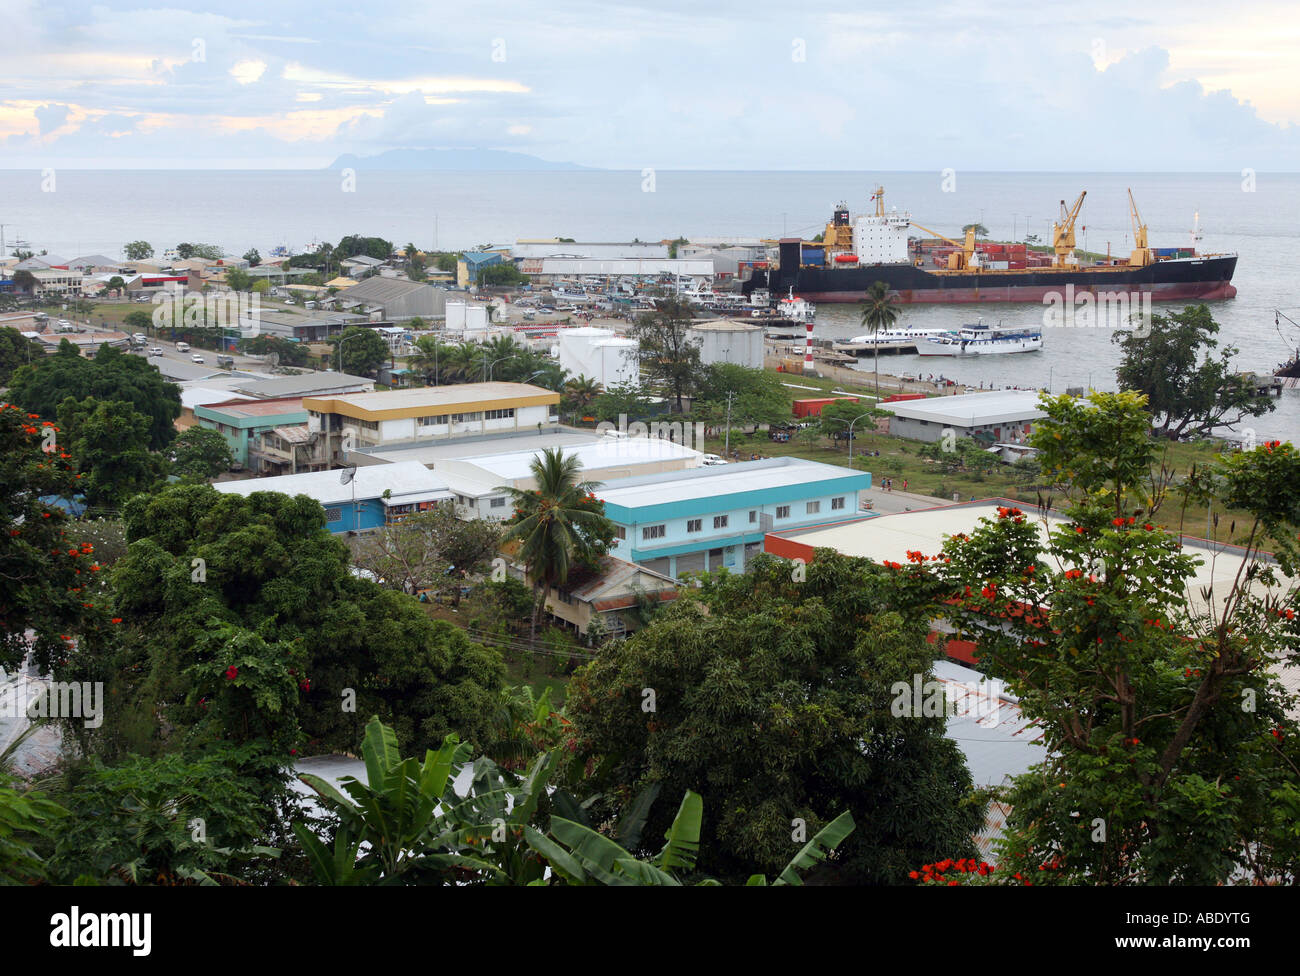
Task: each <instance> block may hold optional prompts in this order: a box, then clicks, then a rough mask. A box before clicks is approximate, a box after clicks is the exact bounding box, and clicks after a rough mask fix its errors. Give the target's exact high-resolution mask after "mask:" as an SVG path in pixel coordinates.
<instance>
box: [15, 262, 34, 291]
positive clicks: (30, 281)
mask: <svg viewBox="0 0 1300 976" xmlns="http://www.w3.org/2000/svg"><path fill="white" fill-rule="evenodd" d="M29 256H30V255H29ZM13 283H14V289H15V290H16V291H18V292H19V293H20V294H23V295H34V294H36V284H37V282H36V275H34V274H32V273H31V272H30V271H28V270H27V269H26V268H19V269H18V270H17V271H15V272H14V276H13Z"/></svg>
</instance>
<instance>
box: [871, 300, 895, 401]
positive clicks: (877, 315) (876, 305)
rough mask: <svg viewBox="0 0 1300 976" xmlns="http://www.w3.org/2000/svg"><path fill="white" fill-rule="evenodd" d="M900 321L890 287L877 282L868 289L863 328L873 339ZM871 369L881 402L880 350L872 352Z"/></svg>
mask: <svg viewBox="0 0 1300 976" xmlns="http://www.w3.org/2000/svg"><path fill="white" fill-rule="evenodd" d="M897 321H898V304H897V301H896V299H895V298H894V296H893V295H892V294H891V293H890V291H889V285H888V284H886V283H885V282H883V281H877V282H875V283H874V284H872V286H871V287H870V288H868V289H867V297H866V302H865V304H864V305H863V306H862V327H863V328H864V329H866V330H867V331H868V332H869V333H870V334H871V335H872V336H873V337H874V336H875V335H876V334H877V333H879V332H880V331H881V330H882V329H883V330H886V331H888V330H889V329H891V328H893V326H894V323H895V322H897ZM871 368H872V371H873V372H874V373H875V374H876V400H877V402H879V400H880V349H879V347H878V346H876V347H873V348H872V350H871Z"/></svg>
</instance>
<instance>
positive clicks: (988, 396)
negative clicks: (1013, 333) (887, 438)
mask: <svg viewBox="0 0 1300 976" xmlns="http://www.w3.org/2000/svg"><path fill="white" fill-rule="evenodd" d="M880 409H882V410H892V411H893V413H894V416H895V417H905V418H907V419H909V420H928V421H930V422H931V423H936V424H953V425H955V426H958V427H976V426H979V425H981V424H996V423H1003V422H1006V421H1012V420H1037V419H1038V418H1040V417H1045V416H1047V414H1045V413H1044V412H1043V411H1042V409H1041V408H1040V407H1039V406H1038V391H1037V390H993V391H990V392H988V393H966V394H963V395H961V396H939V397H929V398H928V399H925V400H900V401H898V402H896V403H882V404H880Z"/></svg>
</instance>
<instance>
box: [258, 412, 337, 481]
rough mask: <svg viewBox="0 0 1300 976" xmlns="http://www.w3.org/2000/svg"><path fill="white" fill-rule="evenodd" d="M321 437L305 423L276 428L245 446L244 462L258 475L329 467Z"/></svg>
mask: <svg viewBox="0 0 1300 976" xmlns="http://www.w3.org/2000/svg"><path fill="white" fill-rule="evenodd" d="M324 448H325V438H324V437H322V436H321V434H320V432H319V431H313V430H308V428H307V425H306V424H296V425H294V426H289V427H276V428H274V429H273V430H263V431H261V432H260V433H258V434H257V436H256V438H255V439H254V440H253V442H252V444H250V445H249V448H248V465H249V467H250V468H252V469H253V471H255V472H256V473H257V474H259V475H264V476H265V475H283V474H298V473H299V472H301V471H324V470H326V469H327V468H329V467H330V457H329V455H327V454H326V453H325V449H324Z"/></svg>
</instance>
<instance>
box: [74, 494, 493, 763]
mask: <svg viewBox="0 0 1300 976" xmlns="http://www.w3.org/2000/svg"><path fill="white" fill-rule="evenodd" d="M123 516H124V521H125V523H126V529H127V540H128V545H129V550H128V553H127V555H126V556H125V557H123V558H122V559H120V560H119V561H118V562H117V563H116V564H115V565H114V567H113V570H112V581H113V587H114V598H115V604H114V606H115V609H116V612H117V614H118V615H119V616H120V617H121V618H123V621H124V622H123V624H122V625H121V626H120V627H117V628H114V630H113V632H112V633H102V634H101V633H94V634H90V635H89V636H88V638H87V639H86V640H84V641H83V642H81V644H79V646H78V651H77V653H76V654H74V655H72V656H71V659H70V663H69V666H68V672H69V674H70V676H71V677H75V678H76V679H77V680H91V681H96V680H98V681H104V682H105V689H106V694H109V695H111V696H113V700H114V701H116V702H118V705H117V706H116V707H115V708H114V709H112V710H111V713H110V714H109V716H108V717H107V718H106V720H105V724H104V727H103V728H102V729H101V730H99V731H98V732H97V733H95V737H94V740H93V741H92V742H90V743H89V744H88V745H87V747H86V748H87V749H88V750H89V751H92V752H96V753H98V754H105V753H107V754H109V755H120V754H124V753H126V752H136V753H141V754H153V753H157V752H162V751H174V750H175V749H176V748H178V747H179V746H181V745H183V744H184V743H185V742H186V741H189V740H191V739H195V738H197V739H200V740H203V739H205V738H212V737H221V738H226V737H232V736H239V737H240V738H241V741H244V740H245V739H247V740H248V741H251V739H253V738H261V739H264V740H266V739H269V740H273V741H274V742H275V743H276V744H277V748H279V749H281V752H280V755H281V756H283V755H284V754H285V753H287V751H288V749H289V748H290V747H291V746H294V745H295V741H294V740H295V737H297V736H299V735H300V736H301V738H303V739H305V740H306V741H307V742H308V743H309V744H310V745H311V746H312V747H313V748H314V749H324V750H328V749H330V748H339V749H343V748H348V747H349V745H350V744H351V743H353V742H355V740H356V737H357V735H358V734H359V733H360V726H359V725H358V721H357V716H358V714H377V715H380V716H382V717H383V718H384V719H385V720H386V721H388V722H389V723H391V724H393V725H394V726H396V727H397V728H398V730H399V731H400V732H401V734H402V735H403V736H404V737H406V738H407V740H408V741H411V742H412V743H414V744H415V745H416V746H417V747H419V748H425V747H431V746H434V745H436V744H437V743H438V742H440V741H441V740H442V738H443V736H444V735H446V734H447V733H448V732H451V731H455V732H458V733H459V734H460V735H462V736H464V737H465V738H466V739H467V740H477V739H479V738H480V737H482V736H484V735H486V734H487V732H488V729H489V725H488V717H489V716H490V714H491V710H492V707H493V703H494V702H495V700H496V696H497V689H498V688H499V687H500V685H501V678H502V675H503V668H502V665H501V660H500V657H499V656H498V655H497V654H496V653H495V652H493V651H488V650H486V649H485V648H483V647H481V646H479V645H477V644H473V643H471V642H470V641H469V640H468V639H467V638H466V637H465V635H464V633H463V632H462V631H460V630H458V629H457V628H455V627H453V626H452V625H450V624H447V623H445V622H442V621H437V620H432V619H430V618H429V617H428V616H427V615H426V614H425V613H424V611H423V609H422V608H421V606H420V604H419V603H418V602H417V601H416V600H414V599H413V598H411V597H409V596H405V595H403V594H400V593H394V592H392V591H390V590H386V589H384V588H382V587H380V586H378V585H377V584H375V583H373V582H370V581H368V580H365V579H360V578H358V577H356V576H354V575H353V574H352V573H351V572H350V570H349V554H348V550H347V547H346V546H345V545H344V544H343V542H342V541H340V540H339V539H337V538H334V537H333V536H331V535H330V534H329V533H328V532H327V531H325V511H324V509H322V508H321V506H320V503H319V502H316V501H314V500H312V499H309V498H306V497H304V496H298V497H296V498H289V497H288V496H286V495H280V494H275V493H271V492H255V493H254V494H252V495H251V496H248V497H243V496H237V495H227V494H221V493H218V492H217V491H216V490H214V489H213V488H211V487H210V486H207V485H181V486H171V487H168V488H165V489H163V490H161V491H159V492H157V493H155V494H153V495H148V496H137V497H136V498H135V499H133V500H132V501H130V502H128V503H127V504H126V505H125V506H124V509H123ZM232 666H233V667H234V668H235V669H236V670H235V673H234V674H233V675H230V676H228V675H227V672H228V671H229V669H230V668H231V667H232ZM286 682H287V683H286ZM224 695H229V696H231V697H230V698H222V697H219V696H224ZM349 703H354V704H355V707H356V709H358V710H359V711H353V710H351V708H350V706H349ZM268 723H270V724H269V725H268ZM169 730H170V731H169Z"/></svg>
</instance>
